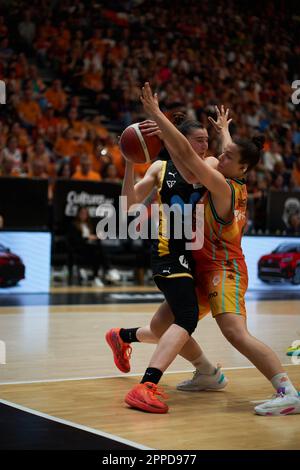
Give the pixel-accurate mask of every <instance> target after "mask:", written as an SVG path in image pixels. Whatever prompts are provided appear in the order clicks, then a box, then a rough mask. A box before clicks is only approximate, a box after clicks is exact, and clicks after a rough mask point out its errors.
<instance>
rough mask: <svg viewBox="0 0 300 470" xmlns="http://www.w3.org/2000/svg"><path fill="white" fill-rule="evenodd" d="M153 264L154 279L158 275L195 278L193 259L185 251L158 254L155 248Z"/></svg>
mask: <svg viewBox="0 0 300 470" xmlns="http://www.w3.org/2000/svg"><path fill="white" fill-rule="evenodd" d="M151 266H152V271H153V278H154V279H155V277H156V276H162V277H168V278H175V277H190V278H194V276H193V259H192V257H189V256H187V255H186V254H185V253H180V252H176V253H169V254H167V255H164V256H158V254H157V253H156V252H155V250H152V255H151Z"/></svg>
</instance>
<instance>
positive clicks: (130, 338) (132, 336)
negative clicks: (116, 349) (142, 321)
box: [119, 328, 139, 343]
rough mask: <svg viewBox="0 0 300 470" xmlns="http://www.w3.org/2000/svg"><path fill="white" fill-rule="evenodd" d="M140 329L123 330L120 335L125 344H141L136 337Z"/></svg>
mask: <svg viewBox="0 0 300 470" xmlns="http://www.w3.org/2000/svg"><path fill="white" fill-rule="evenodd" d="M138 329H139V328H126V329H125V328H121V329H120V333H119V334H120V337H121V339H122V340H123V341H124V343H135V342H138V343H139V340H138V339H137V337H136V332H137V330H138Z"/></svg>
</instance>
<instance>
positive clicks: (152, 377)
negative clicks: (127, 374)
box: [140, 367, 163, 384]
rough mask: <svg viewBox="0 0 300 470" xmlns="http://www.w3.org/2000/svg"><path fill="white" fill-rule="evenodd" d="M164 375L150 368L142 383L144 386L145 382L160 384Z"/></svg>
mask: <svg viewBox="0 0 300 470" xmlns="http://www.w3.org/2000/svg"><path fill="white" fill-rule="evenodd" d="M162 375H163V373H162V371H161V370H159V369H155V367H148V369H146V372H145V374H144V377H143V378H142V380H141V382H140V383H141V384H144V383H145V382H152V383H154V384H158V382H159V381H160V378H161V376H162Z"/></svg>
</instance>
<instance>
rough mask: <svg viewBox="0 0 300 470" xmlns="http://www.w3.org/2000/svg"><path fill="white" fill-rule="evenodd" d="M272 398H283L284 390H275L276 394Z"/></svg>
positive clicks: (282, 388)
mask: <svg viewBox="0 0 300 470" xmlns="http://www.w3.org/2000/svg"><path fill="white" fill-rule="evenodd" d="M273 397H274V398H283V397H285V388H284V387H281V388H278V389H277V392H276V393H274V395H273Z"/></svg>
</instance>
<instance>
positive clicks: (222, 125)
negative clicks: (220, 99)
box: [208, 105, 232, 133]
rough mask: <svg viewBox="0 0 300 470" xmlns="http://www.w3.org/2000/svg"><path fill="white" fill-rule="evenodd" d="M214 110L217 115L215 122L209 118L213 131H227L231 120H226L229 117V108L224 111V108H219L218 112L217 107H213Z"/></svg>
mask: <svg viewBox="0 0 300 470" xmlns="http://www.w3.org/2000/svg"><path fill="white" fill-rule="evenodd" d="M215 110H216V113H217V120H216V121H215V120H214V119H213V118H212V117H209V118H208V120H209V122H210V123H211V124H212V125H213V126H214V128H215V130H216V131H217V132H218V133H219V132H221V131H223V130H228V128H229V124H230V123H231V121H232V119H228V116H229V108H227V109H226V111H225V108H224V106H223V105H222V106H221V111H220V110H219V108H218V106H215Z"/></svg>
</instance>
